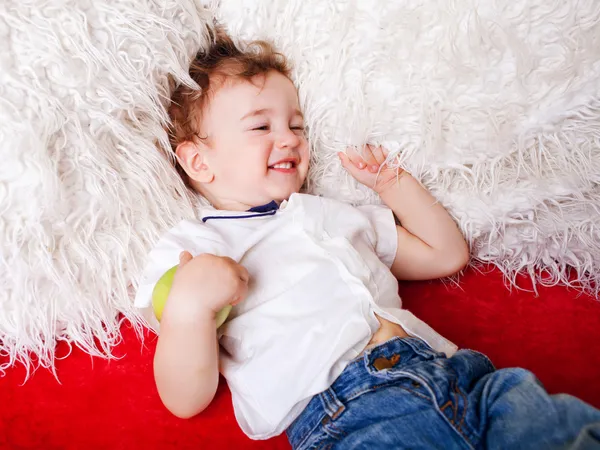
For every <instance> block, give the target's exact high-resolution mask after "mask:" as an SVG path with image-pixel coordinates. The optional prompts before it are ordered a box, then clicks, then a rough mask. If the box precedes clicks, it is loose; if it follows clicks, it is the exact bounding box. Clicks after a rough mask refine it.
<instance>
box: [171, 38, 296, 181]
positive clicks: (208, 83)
mask: <svg viewBox="0 0 600 450" xmlns="http://www.w3.org/2000/svg"><path fill="white" fill-rule="evenodd" d="M211 34H212V36H211V38H212V39H211V40H212V43H211V45H210V47H209V48H208V49H206V50H204V49H202V50H200V51H199V52H198V53H197V54H196V57H195V58H194V60H193V61H192V63H191V65H190V69H189V74H190V77H191V78H192V80H194V81H195V82H196V83H197V84H198V86H199V87H200V89H194V88H191V87H189V86H186V85H183V84H182V85H179V86H178V87H177V88H176V89H175V91H174V92H173V94H172V96H171V105H170V107H169V117H170V120H171V123H170V126H169V130H168V132H169V142H170V144H171V149H172V150H173V153H175V150H176V149H177V146H178V145H179V144H180V143H182V142H185V141H193V140H194V139H196V138H199V139H202V137H201V136H200V134H199V132H200V123H201V118H202V112H203V111H204V108H205V106H206V104H207V101H208V100H209V98H210V96H211V94H214V92H215V91H216V90H217V89H218V88H219V87H220V86H222V85H223V83H224V82H225V81H227V80H230V79H239V80H246V81H251V80H252V78H254V77H255V76H256V75H261V74H266V73H268V72H270V71H272V70H274V71H277V72H279V73H281V74H283V75H285V76H286V77H289V76H290V71H291V69H290V66H289V64H288V62H287V60H286V58H285V56H283V55H282V54H281V53H278V52H277V51H275V49H274V47H273V46H272V45H271V44H270V43H269V42H266V41H252V42H250V43H248V45H247V46H246V48H245V49H244V50H240V49H239V48H238V47H237V46H236V45H235V43H234V42H233V40H232V39H231V38H230V37H229V36H228V35H227V34H226V33H225V32H224V31H223V30H222V29H219V28H217V29H216V31H214V32H212V33H211ZM177 171H178V172H179V174H180V175H181V176H182V177H183V179H184V181H185V182H186V184H188V186H189V177H188V175H187V174H186V173H185V171H184V170H183V168H182V167H181V166H180V165H179V163H177Z"/></svg>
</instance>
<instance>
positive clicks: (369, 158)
mask: <svg viewBox="0 0 600 450" xmlns="http://www.w3.org/2000/svg"><path fill="white" fill-rule="evenodd" d="M388 153H389V152H388V150H386V149H384V148H383V147H381V146H378V147H375V146H373V145H369V144H367V145H366V146H365V148H364V151H363V155H362V156H361V154H360V153H359V152H358V151H357V150H356V149H355V148H354V147H348V149H347V150H346V153H345V154H344V153H343V152H338V156H339V158H340V160H341V162H342V166H343V167H344V169H346V170H347V171H348V172H350V175H352V176H353V177H354V178H355V179H356V180H357V181H358V182H360V183H362V184H364V185H365V186H367V187H370V188H371V189H373V190H374V191H375V192H377V193H378V194H381V193H382V192H383V191H385V190H386V189H387V188H388V187H390V186H392V185H393V184H394V182H395V181H396V180H397V178H398V176H399V175H400V173H401V172H402V169H393V168H390V167H389V166H388V165H387V164H385V160H386V157H387V155H388Z"/></svg>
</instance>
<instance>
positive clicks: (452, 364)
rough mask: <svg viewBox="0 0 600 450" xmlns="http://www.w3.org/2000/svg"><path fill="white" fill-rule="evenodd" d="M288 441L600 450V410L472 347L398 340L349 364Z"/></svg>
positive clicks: (311, 445) (296, 444)
mask: <svg viewBox="0 0 600 450" xmlns="http://www.w3.org/2000/svg"><path fill="white" fill-rule="evenodd" d="M599 381H600V380H599ZM287 435H288V439H289V441H290V443H291V444H292V447H293V448H294V449H298V450H305V449H332V450H333V449H339V450H343V449H367V450H374V449H386V450H387V449H392V450H395V449H405V448H406V449H408V448H410V449H427V450H430V449H479V448H489V449H501V450H505V449H542V450H552V449H578V450H583V449H586V450H587V449H592V448H593V449H600V411H599V410H597V409H595V408H593V407H591V406H590V405H588V404H586V403H584V402H582V401H580V400H578V399H576V398H574V397H571V396H568V395H548V393H547V392H546V391H545V390H544V388H543V387H542V386H541V385H540V383H539V382H538V380H537V379H536V378H535V377H534V375H533V374H532V373H531V372H528V371H526V370H524V369H503V370H495V369H494V366H493V365H492V363H491V362H490V360H489V359H488V358H487V357H486V356H484V355H482V354H480V353H477V352H474V351H472V350H460V351H458V352H457V353H456V354H455V355H454V356H452V357H451V358H446V356H445V355H444V354H442V353H437V352H435V351H434V350H432V349H431V348H430V347H429V346H428V345H427V344H426V343H425V342H423V341H421V340H420V339H416V338H405V339H401V338H394V339H392V340H390V341H388V342H386V343H384V344H381V345H379V346H377V347H375V348H372V349H370V350H368V351H366V352H365V353H364V355H363V356H361V357H360V358H357V359H356V360H354V361H352V362H351V363H350V364H349V365H348V366H347V367H346V369H344V372H343V373H342V374H341V375H340V376H339V377H338V378H337V380H336V381H335V382H334V383H333V385H332V386H331V387H330V388H329V389H328V390H326V391H324V392H322V393H321V394H318V395H316V396H314V397H313V398H312V399H311V401H310V402H309V404H308V405H307V407H306V408H305V409H304V411H303V412H302V414H301V415H300V416H299V417H298V418H297V419H296V420H295V421H294V422H293V423H292V425H290V427H289V428H288V430H287Z"/></svg>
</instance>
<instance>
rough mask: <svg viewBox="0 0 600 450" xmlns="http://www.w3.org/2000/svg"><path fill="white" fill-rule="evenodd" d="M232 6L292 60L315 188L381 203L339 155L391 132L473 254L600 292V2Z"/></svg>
mask: <svg viewBox="0 0 600 450" xmlns="http://www.w3.org/2000/svg"><path fill="white" fill-rule="evenodd" d="M209 4H210V2H209ZM219 4H220V8H219V11H218V16H219V21H220V22H222V23H224V24H226V25H227V27H228V29H229V30H230V32H231V33H232V34H233V35H234V36H236V37H238V38H239V39H242V40H244V39H255V38H267V39H273V40H274V41H275V42H276V43H277V45H278V47H279V48H280V49H281V50H282V51H283V53H285V54H287V55H291V56H292V58H293V62H294V64H295V74H294V75H295V81H296V83H297V84H298V86H299V89H300V95H301V99H302V103H303V107H304V109H305V111H306V117H307V118H308V126H309V128H310V137H311V139H312V142H313V144H314V145H315V146H316V151H315V152H314V164H313V170H312V173H311V181H312V184H311V186H310V188H311V190H312V191H313V192H315V193H318V194H323V195H327V196H331V197H335V198H339V199H344V200H349V201H353V202H357V203H364V202H371V201H376V200H377V199H375V198H374V196H373V195H372V193H370V192H369V191H368V190H366V189H362V188H360V187H357V186H356V185H355V183H354V182H353V180H351V179H350V178H348V177H347V176H346V175H345V174H344V173H343V171H342V169H341V167H340V165H339V163H338V161H337V156H336V152H337V151H339V150H343V149H344V148H345V147H346V146H347V145H349V144H351V145H360V144H362V143H365V142H374V143H383V144H386V145H388V146H389V147H390V148H391V149H392V150H393V154H392V157H393V158H396V163H397V164H398V165H399V166H401V167H404V168H406V169H407V170H409V171H410V172H411V173H412V174H413V175H414V176H415V177H417V178H418V179H419V180H421V182H422V183H423V184H424V185H426V186H427V187H428V188H429V189H430V190H431V191H432V193H433V194H434V195H435V196H436V197H437V198H438V199H439V201H440V202H442V203H443V204H444V205H445V206H446V207H447V208H448V209H449V210H450V212H451V213H452V214H453V216H454V217H455V218H456V220H457V222H458V223H459V225H460V227H461V229H462V231H463V232H464V234H465V235H466V236H467V237H468V239H469V242H470V243H471V248H472V253H473V256H474V259H473V263H474V264H479V263H481V262H489V263H493V264H495V265H496V266H498V267H499V268H500V269H501V270H502V271H503V272H504V273H505V275H506V277H507V280H508V281H509V282H510V283H513V284H516V277H517V274H518V273H527V274H529V275H530V276H531V278H532V280H533V281H534V286H535V283H539V284H543V285H554V284H557V283H562V284H568V285H571V286H575V287H577V288H579V289H582V290H586V291H588V292H590V293H592V294H593V295H595V296H598V293H599V290H600V283H599V281H600V214H599V212H600V211H599V209H600V46H599V45H598V36H600V4H599V3H598V2H597V1H595V0H582V1H577V2H572V1H566V2H565V1H550V2H548V1H546V0H517V1H513V2H496V1H489V2H488V1H479V0H444V1H439V2H425V1H423V0H411V1H406V2H384V1H370V2H354V1H349V2H346V1H336V2H322V1H320V0H271V1H269V2H261V1H259V0H255V1H247V0H228V1H223V2H219Z"/></svg>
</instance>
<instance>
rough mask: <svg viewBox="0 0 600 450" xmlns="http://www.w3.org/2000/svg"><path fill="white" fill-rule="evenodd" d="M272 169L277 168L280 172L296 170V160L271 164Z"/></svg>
mask: <svg viewBox="0 0 600 450" xmlns="http://www.w3.org/2000/svg"><path fill="white" fill-rule="evenodd" d="M269 169H270V170H276V171H278V172H288V173H289V172H293V171H295V170H296V163H295V162H294V161H286V162H280V163H277V164H273V165H272V166H269Z"/></svg>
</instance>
